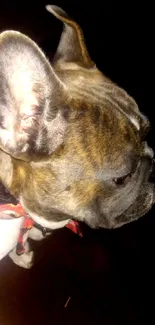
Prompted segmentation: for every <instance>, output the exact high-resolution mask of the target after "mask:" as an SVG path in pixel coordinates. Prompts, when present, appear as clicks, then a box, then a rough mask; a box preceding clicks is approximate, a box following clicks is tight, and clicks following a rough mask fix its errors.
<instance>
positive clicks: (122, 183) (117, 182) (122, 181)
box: [113, 173, 132, 185]
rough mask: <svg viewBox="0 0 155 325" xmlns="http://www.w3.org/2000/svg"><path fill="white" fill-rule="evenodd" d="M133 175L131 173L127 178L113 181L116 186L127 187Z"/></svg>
mask: <svg viewBox="0 0 155 325" xmlns="http://www.w3.org/2000/svg"><path fill="white" fill-rule="evenodd" d="M131 176H132V173H129V174H127V175H125V176H122V177H118V178H114V179H113V181H114V183H115V184H116V185H125V184H127V183H128V182H129V180H130V179H131Z"/></svg>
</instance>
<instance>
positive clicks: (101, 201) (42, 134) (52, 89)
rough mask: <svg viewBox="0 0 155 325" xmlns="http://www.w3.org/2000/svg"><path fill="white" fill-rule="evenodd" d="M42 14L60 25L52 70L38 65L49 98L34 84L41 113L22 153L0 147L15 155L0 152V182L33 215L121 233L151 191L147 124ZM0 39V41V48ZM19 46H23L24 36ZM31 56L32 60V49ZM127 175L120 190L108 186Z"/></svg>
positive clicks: (70, 25)
mask: <svg viewBox="0 0 155 325" xmlns="http://www.w3.org/2000/svg"><path fill="white" fill-rule="evenodd" d="M48 10H49V11H51V12H52V13H53V14H54V15H55V16H56V17H57V18H59V19H60V20H61V21H63V23H64V31H63V33H62V36H61V40H60V44H59V46H58V49H57V53H56V56H55V59H54V62H53V68H52V67H50V68H49V63H48V61H47V59H45V58H43V59H42V60H43V62H45V66H46V70H48V69H51V71H50V72H49V71H47V88H48V87H49V88H48V91H47V94H48V96H47V98H45V97H44V96H45V86H46V85H45V84H44V83H42V82H41V80H39V86H38V88H37V99H38V98H39V105H38V107H37V109H38V110H39V109H40V111H41V113H40V111H39V114H38V115H37V114H36V117H35V118H36V121H37V122H36V124H35V123H34V124H33V123H32V125H30V129H29V130H28V135H29V137H28V140H26V141H28V147H26V148H28V149H25V150H24V151H22V148H24V146H25V143H24V142H22V143H21V142H20V146H19V145H18V141H17V142H16V144H15V146H14V147H13V148H12V147H11V146H10V145H9V144H8V145H7V144H6V145H4V144H3V143H1V148H2V149H3V150H4V151H6V152H8V153H9V154H11V155H12V156H14V158H13V157H12V158H11V157H10V156H9V155H8V154H7V153H6V154H5V153H4V152H1V153H0V159H1V181H2V182H3V183H4V185H6V186H7V187H8V188H9V190H10V191H11V193H12V194H13V195H15V196H16V197H18V198H19V199H21V200H22V204H23V205H24V207H25V209H26V210H28V211H29V213H30V214H31V213H32V216H33V214H36V215H38V216H41V217H43V218H44V219H47V220H49V221H55V222H57V221H62V220H68V219H70V218H71V219H76V220H79V221H84V222H86V223H87V224H88V225H89V226H90V227H93V228H94V227H96V228H97V227H105V228H113V227H119V226H122V225H123V224H124V223H127V222H130V221H132V220H135V219H137V218H139V217H141V216H142V215H144V214H145V213H146V212H147V211H148V210H149V209H150V208H151V206H152V204H153V203H154V185H152V184H150V183H149V182H148V177H149V174H150V170H151V168H152V152H151V150H150V149H149V148H148V150H147V149H146V144H145V143H144V141H143V137H144V134H145V133H146V132H147V129H148V127H149V122H148V120H147V118H146V117H145V116H144V115H143V114H142V113H141V112H140V111H139V109H138V107H137V104H136V103H135V101H134V100H133V98H131V97H130V96H129V95H128V94H127V93H126V91H124V90H123V89H121V88H119V87H118V86H117V85H116V84H114V83H113V82H112V81H110V80H109V79H108V78H107V77H106V76H104V75H103V74H102V73H101V72H100V71H99V70H98V68H97V67H96V65H95V64H94V63H93V61H92V60H91V59H90V57H89V55H88V52H87V49H86V47H85V44H84V40H83V34H82V31H81V29H80V27H79V26H78V24H77V23H75V22H74V21H72V20H71V19H70V18H69V17H68V16H67V15H66V13H64V12H63V11H62V10H61V9H60V8H58V7H55V6H51V7H49V6H48ZM8 35H9V37H10V39H11V41H10V42H11V44H14V42H13V41H14V40H15V43H16V42H18V40H17V34H16V32H10V34H9V32H8ZM6 37H7V35H6ZM19 37H20V36H19ZM4 38H5V35H2V36H0V44H1V42H2V41H3V39H4ZM20 41H21V47H25V43H26V40H25V36H23V35H22V36H21V38H20ZM9 44H10V43H9V42H8V45H7V46H8V48H7V49H9ZM10 46H11V45H10ZM13 46H14V45H13ZM35 46H36V45H35ZM31 47H32V49H33V48H34V44H30V48H31ZM1 51H2V54H3V50H1V48H0V53H1ZM15 51H16V48H15ZM34 52H35V55H36V56H37V57H39V55H40V54H38V50H36V51H34ZM41 55H42V54H41ZM8 78H9V77H8ZM44 79H45V82H46V76H45V78H44ZM53 85H54V86H53ZM5 91H6V89H5ZM40 98H41V102H40ZM48 100H49V102H48V109H47V107H46V105H45V101H48ZM40 103H42V104H40ZM50 103H51V106H50V105H49V104H50ZM19 111H20V108H19ZM25 114H26V112H25ZM19 115H20V114H19ZM59 116H61V118H59ZM19 117H20V116H19ZM55 119H56V120H55ZM53 121H54V123H53ZM55 124H56V126H57V128H56V131H54V132H53V131H52V130H53V129H54V127H55ZM59 124H60V129H59ZM33 127H34V129H33ZM17 129H19V128H17ZM34 130H35V132H34ZM33 136H34V138H33ZM26 139H27V138H26ZM32 140H33V141H32ZM22 141H24V140H22ZM22 146H23V147H22ZM5 166H7V168H6V169H5V171H4V168H5ZM129 173H131V174H132V175H131V179H130V180H129V181H128V182H127V184H123V185H120V186H117V185H116V184H115V183H114V179H117V178H119V177H122V176H124V175H126V174H129ZM142 202H143V204H142Z"/></svg>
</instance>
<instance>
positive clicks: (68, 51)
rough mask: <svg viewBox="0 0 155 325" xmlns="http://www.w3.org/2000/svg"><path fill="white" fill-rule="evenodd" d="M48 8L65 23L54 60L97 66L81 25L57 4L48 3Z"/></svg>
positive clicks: (90, 66) (91, 66)
mask: <svg viewBox="0 0 155 325" xmlns="http://www.w3.org/2000/svg"><path fill="white" fill-rule="evenodd" d="M46 9H47V10H48V11H49V12H50V13H52V14H53V15H54V16H55V17H57V18H58V19H59V20H61V21H62V22H63V23H64V29H63V32H62V35H61V38H60V42H59V45H58V48H57V52H56V55H55V58H54V61H55V62H57V61H60V60H61V61H64V62H75V63H77V64H79V65H81V66H83V67H86V68H93V67H95V64H94V62H93V61H92V60H91V58H90V57H89V54H88V51H87V48H86V45H85V42H84V36H83V32H82V30H81V28H80V26H79V25H78V24H77V23H76V22H75V21H74V20H72V19H71V18H70V17H68V15H67V14H66V12H65V11H63V10H62V9H61V8H59V7H57V6H53V5H47V6H46Z"/></svg>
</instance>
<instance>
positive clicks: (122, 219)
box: [116, 183, 155, 227]
mask: <svg viewBox="0 0 155 325" xmlns="http://www.w3.org/2000/svg"><path fill="white" fill-rule="evenodd" d="M154 204H155V184H153V183H148V184H145V185H144V186H143V188H142V191H141V193H140V194H139V196H138V197H137V198H136V200H135V201H134V203H133V204H132V205H131V206H130V207H129V208H128V209H127V210H126V211H125V212H124V213H123V214H122V215H120V216H118V217H116V227H120V226H121V225H123V224H126V223H129V222H132V221H135V220H137V219H139V218H141V217H143V216H144V215H146V214H147V213H148V212H149V211H150V210H151V208H152V207H153V205H154ZM117 225H118V226H117Z"/></svg>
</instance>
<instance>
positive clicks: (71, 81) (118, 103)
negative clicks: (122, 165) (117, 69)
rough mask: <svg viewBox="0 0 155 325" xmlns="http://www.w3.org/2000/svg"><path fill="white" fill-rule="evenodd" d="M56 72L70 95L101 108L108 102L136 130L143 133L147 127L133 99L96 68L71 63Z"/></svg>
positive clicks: (146, 120) (147, 124)
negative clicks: (86, 67) (85, 67)
mask: <svg viewBox="0 0 155 325" xmlns="http://www.w3.org/2000/svg"><path fill="white" fill-rule="evenodd" d="M59 73H60V74H59ZM58 74H59V76H60V79H62V80H63V82H64V83H65V84H66V86H67V88H68V89H69V93H70V95H71V97H73V98H76V99H77V100H79V101H81V102H83V101H85V102H86V103H87V104H88V105H89V104H92V105H94V106H98V107H100V108H101V109H102V108H103V107H104V104H105V103H109V105H110V106H111V107H112V108H113V110H116V111H117V112H120V113H121V114H122V115H123V116H124V117H125V118H126V121H127V122H126V123H130V124H131V126H132V127H133V128H134V129H135V130H136V131H138V132H142V133H143V129H146V128H147V127H149V121H148V119H147V118H146V117H145V116H144V115H143V114H142V113H141V112H140V110H139V108H138V105H137V103H136V102H135V100H134V99H133V98H132V97H131V96H130V95H129V94H128V93H127V92H126V91H125V90H124V89H122V88H120V87H119V86H117V85H116V84H115V83H114V82H112V81H111V80H109V79H108V78H107V77H106V76H105V75H104V74H103V73H102V72H101V71H99V70H98V69H97V68H95V69H89V70H88V69H84V68H82V67H80V68H79V67H78V66H77V65H76V64H75V63H71V64H67V65H66V67H64V66H63V68H62V67H61V69H60V72H59V71H58ZM144 131H145V130H144Z"/></svg>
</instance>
